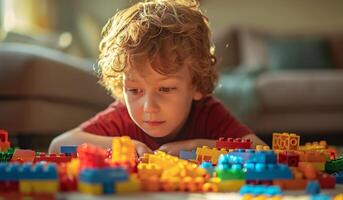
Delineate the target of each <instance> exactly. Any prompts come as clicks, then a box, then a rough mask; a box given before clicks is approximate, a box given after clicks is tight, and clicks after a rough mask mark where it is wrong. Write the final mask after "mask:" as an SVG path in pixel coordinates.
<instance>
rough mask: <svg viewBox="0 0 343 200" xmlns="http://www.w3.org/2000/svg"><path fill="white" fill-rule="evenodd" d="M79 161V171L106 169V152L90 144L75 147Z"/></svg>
mask: <svg viewBox="0 0 343 200" xmlns="http://www.w3.org/2000/svg"><path fill="white" fill-rule="evenodd" d="M77 153H78V155H79V160H80V170H82V169H84V168H97V167H108V166H109V163H108V162H106V161H105V160H106V154H107V153H106V150H105V149H102V148H101V147H97V146H95V145H92V144H87V143H85V144H82V145H80V146H78V147H77Z"/></svg>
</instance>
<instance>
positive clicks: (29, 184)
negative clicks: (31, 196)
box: [19, 180, 59, 193]
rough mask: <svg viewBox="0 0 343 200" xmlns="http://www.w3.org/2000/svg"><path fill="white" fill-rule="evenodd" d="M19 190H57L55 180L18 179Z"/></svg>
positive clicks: (45, 191) (31, 191) (27, 191)
mask: <svg viewBox="0 0 343 200" xmlns="http://www.w3.org/2000/svg"><path fill="white" fill-rule="evenodd" d="M19 190H20V192H22V193H33V192H34V193H56V192H58V190H59V182H58V181H57V180H20V181H19Z"/></svg>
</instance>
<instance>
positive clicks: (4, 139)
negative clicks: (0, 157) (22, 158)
mask: <svg viewBox="0 0 343 200" xmlns="http://www.w3.org/2000/svg"><path fill="white" fill-rule="evenodd" d="M10 147H11V143H10V142H9V141H8V132H7V131H5V130H2V129H0V151H7V149H8V148H10Z"/></svg>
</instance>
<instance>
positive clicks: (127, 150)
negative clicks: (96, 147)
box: [112, 136, 137, 165]
mask: <svg viewBox="0 0 343 200" xmlns="http://www.w3.org/2000/svg"><path fill="white" fill-rule="evenodd" d="M136 160H137V153H136V148H135V144H134V143H133V141H132V140H131V138H130V137H128V136H123V137H118V138H114V139H113V140H112V162H131V164H132V165H136Z"/></svg>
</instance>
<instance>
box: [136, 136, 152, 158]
mask: <svg viewBox="0 0 343 200" xmlns="http://www.w3.org/2000/svg"><path fill="white" fill-rule="evenodd" d="M133 142H134V143H135V146H136V151H137V154H138V156H139V157H141V156H143V154H144V153H153V152H152V150H151V149H150V148H149V147H148V146H147V145H146V144H144V143H143V142H140V141H137V140H133Z"/></svg>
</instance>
